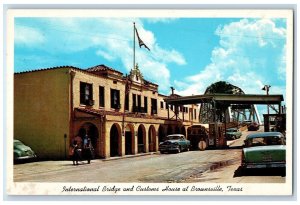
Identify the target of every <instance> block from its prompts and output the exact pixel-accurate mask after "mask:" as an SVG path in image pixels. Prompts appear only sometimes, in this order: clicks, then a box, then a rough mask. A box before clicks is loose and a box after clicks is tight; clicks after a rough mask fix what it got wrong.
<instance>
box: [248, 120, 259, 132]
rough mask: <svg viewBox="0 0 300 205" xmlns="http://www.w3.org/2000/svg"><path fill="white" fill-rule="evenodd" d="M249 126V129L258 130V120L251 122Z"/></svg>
mask: <svg viewBox="0 0 300 205" xmlns="http://www.w3.org/2000/svg"><path fill="white" fill-rule="evenodd" d="M247 127H248V131H257V130H259V124H257V123H256V122H252V123H250V124H249V125H248V126H247Z"/></svg>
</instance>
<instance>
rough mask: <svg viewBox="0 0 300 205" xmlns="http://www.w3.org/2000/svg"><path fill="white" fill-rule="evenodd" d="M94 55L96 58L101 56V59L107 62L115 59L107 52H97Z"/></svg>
mask: <svg viewBox="0 0 300 205" xmlns="http://www.w3.org/2000/svg"><path fill="white" fill-rule="evenodd" d="M96 54H97V55H98V56H102V57H103V58H105V59H107V60H109V61H113V60H115V59H116V57H115V56H113V55H111V54H110V53H109V52H108V51H103V50H98V51H97V52H96Z"/></svg>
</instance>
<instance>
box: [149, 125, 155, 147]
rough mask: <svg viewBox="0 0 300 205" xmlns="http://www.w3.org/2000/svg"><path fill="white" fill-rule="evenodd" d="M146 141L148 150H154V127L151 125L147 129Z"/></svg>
mask: <svg viewBox="0 0 300 205" xmlns="http://www.w3.org/2000/svg"><path fill="white" fill-rule="evenodd" d="M148 143H149V152H155V151H156V131H155V127H154V126H153V125H151V126H150V127H149V131H148Z"/></svg>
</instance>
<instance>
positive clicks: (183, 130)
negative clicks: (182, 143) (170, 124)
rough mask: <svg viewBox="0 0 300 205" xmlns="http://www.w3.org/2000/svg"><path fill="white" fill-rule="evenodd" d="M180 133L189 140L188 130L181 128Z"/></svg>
mask: <svg viewBox="0 0 300 205" xmlns="http://www.w3.org/2000/svg"><path fill="white" fill-rule="evenodd" d="M180 133H181V134H183V135H184V136H185V138H187V136H186V130H185V127H184V126H182V127H181V131H180Z"/></svg>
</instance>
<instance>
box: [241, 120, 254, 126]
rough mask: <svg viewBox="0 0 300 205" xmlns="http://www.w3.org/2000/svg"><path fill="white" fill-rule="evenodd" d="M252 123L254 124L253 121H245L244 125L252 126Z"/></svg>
mask: <svg viewBox="0 0 300 205" xmlns="http://www.w3.org/2000/svg"><path fill="white" fill-rule="evenodd" d="M251 123H252V120H244V121H243V123H242V124H243V125H247V126H248V125H250V124H251Z"/></svg>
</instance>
